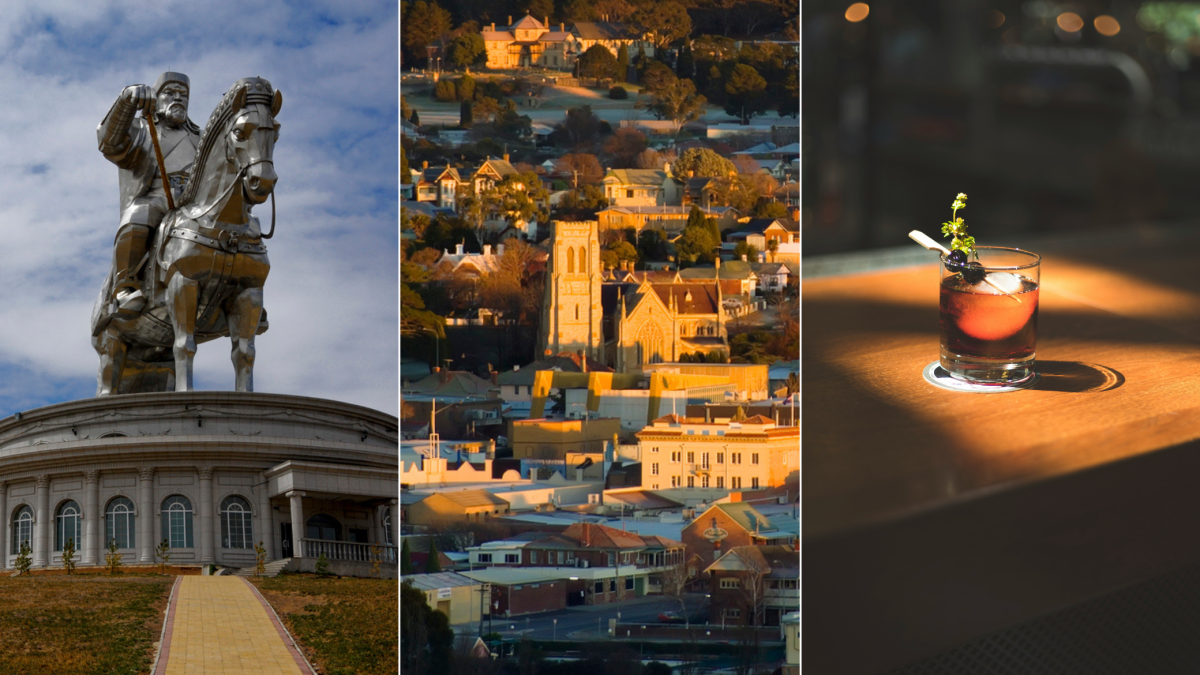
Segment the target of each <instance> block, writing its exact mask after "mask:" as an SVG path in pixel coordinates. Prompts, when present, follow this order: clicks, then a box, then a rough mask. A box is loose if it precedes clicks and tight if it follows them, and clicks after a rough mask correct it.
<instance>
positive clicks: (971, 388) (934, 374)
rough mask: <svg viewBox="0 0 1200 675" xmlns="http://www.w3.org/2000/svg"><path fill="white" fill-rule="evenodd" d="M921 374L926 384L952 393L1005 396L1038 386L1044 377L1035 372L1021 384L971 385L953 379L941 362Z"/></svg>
mask: <svg viewBox="0 0 1200 675" xmlns="http://www.w3.org/2000/svg"><path fill="white" fill-rule="evenodd" d="M921 374H922V375H924V376H925V381H926V382H928V383H929V384H932V385H933V386H935V387H941V388H942V389H949V390H950V391H963V392H967V393H968V394H1003V393H1006V392H1010V391H1020V390H1022V389H1029V388H1030V387H1032V386H1033V385H1035V384H1037V383H1038V380H1040V379H1042V376H1041V375H1039V374H1038V373H1036V372H1035V373H1034V374H1033V377H1031V378H1029V379H1028V380H1026V381H1024V382H1022V383H1020V384H1006V385H1001V384H971V383H969V382H964V381H962V380H960V379H958V378H955V377H951V376H950V373H947V372H946V371H945V369H944V368H942V364H941V361H934V362H933V363H931V364H929V365H927V366H925V370H924V371H922V372H921Z"/></svg>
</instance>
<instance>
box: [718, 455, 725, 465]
mask: <svg viewBox="0 0 1200 675" xmlns="http://www.w3.org/2000/svg"><path fill="white" fill-rule="evenodd" d="M724 463H725V453H723V452H718V453H717V464H724Z"/></svg>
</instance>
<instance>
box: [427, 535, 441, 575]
mask: <svg viewBox="0 0 1200 675" xmlns="http://www.w3.org/2000/svg"><path fill="white" fill-rule="evenodd" d="M441 571H442V561H441V560H439V559H438V550H437V542H435V541H434V540H433V537H430V538H429V557H428V558H426V559H425V573H426V574H436V573H438V572H441Z"/></svg>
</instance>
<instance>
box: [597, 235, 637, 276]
mask: <svg viewBox="0 0 1200 675" xmlns="http://www.w3.org/2000/svg"><path fill="white" fill-rule="evenodd" d="M600 260H601V262H603V263H604V264H605V266H607V267H608V268H609V269H616V268H618V267H620V266H621V262H622V261H625V260H628V261H629V262H631V263H633V264H635V265H636V264H637V262H638V252H637V249H636V248H634V247H633V244H630V243H629V242H627V241H624V240H620V241H616V242H613V243H612V244H611V245H609V246H606V247H605V248H604V251H602V252H601V253H600Z"/></svg>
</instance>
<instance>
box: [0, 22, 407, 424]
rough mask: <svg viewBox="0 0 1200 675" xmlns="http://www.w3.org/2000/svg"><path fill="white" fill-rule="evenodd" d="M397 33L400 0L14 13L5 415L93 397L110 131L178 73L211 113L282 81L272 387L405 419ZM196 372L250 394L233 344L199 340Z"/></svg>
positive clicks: (2, 366) (262, 214) (110, 222)
mask: <svg viewBox="0 0 1200 675" xmlns="http://www.w3.org/2000/svg"><path fill="white" fill-rule="evenodd" d="M397 34H398V30H397V17H396V7H395V4H394V3H389V2H368V1H363V2H356V3H352V4H350V3H348V4H346V5H343V4H342V3H335V2H327V3H323V4H319V3H313V4H311V5H310V6H307V7H305V8H302V9H298V8H296V7H294V6H293V5H291V4H288V3H284V2H278V1H277V2H265V3H243V2H240V1H234V0H218V1H215V2H203V3H196V2H175V1H170V0H167V1H160V2H155V3H142V2H133V1H132V0H130V1H116V0H110V1H108V2H89V1H86V0H77V1H71V2H68V1H66V0H50V1H47V0H39V1H38V2H13V1H11V0H10V1H9V2H6V3H4V4H3V5H2V6H0V91H4V92H5V93H6V96H5V103H4V105H3V106H0V138H3V139H4V142H5V143H4V147H5V152H4V153H3V155H0V232H2V233H3V237H4V251H5V255H4V264H3V265H0V288H2V289H4V290H3V292H2V293H0V375H2V376H3V377H4V382H3V384H0V415H7V414H9V413H11V412H13V411H15V410H22V409H27V408H29V407H32V406H35V405H43V404H45V403H50V402H55V401H59V400H68V399H72V398H79V397H82V396H90V395H92V392H93V391H94V388H95V379H94V377H95V371H96V364H97V359H96V355H95V352H93V351H92V349H91V346H90V342H89V331H88V328H87V324H88V318H89V315H90V311H91V305H92V302H93V301H94V299H95V296H96V294H97V292H98V290H99V286H100V283H101V281H102V279H103V276H104V274H105V273H106V272H107V270H108V266H109V260H110V256H111V246H112V240H113V236H114V235H115V233H116V226H117V219H118V215H119V214H118V202H117V169H116V167H114V166H113V165H111V164H109V163H108V162H107V161H106V160H105V159H104V157H103V156H101V155H100V153H99V152H98V151H97V150H96V125H97V124H98V123H99V122H100V120H101V119H102V118H103V117H104V114H105V113H106V112H107V111H108V109H109V107H110V106H111V105H112V102H113V100H114V99H115V98H116V96H117V94H118V93H119V92H120V90H121V89H122V88H123V87H124V86H126V85H129V84H136V83H146V84H152V83H153V82H154V80H155V78H156V77H157V76H158V74H159V73H160V72H161V71H163V70H166V69H167V68H171V69H173V70H177V71H180V72H184V73H187V74H188V75H189V76H190V77H191V80H192V96H191V109H190V114H191V117H192V119H193V120H194V121H196V122H197V123H198V124H200V125H201V126H203V125H204V123H205V122H206V121H207V119H208V115H209V113H210V112H211V110H212V108H213V107H214V106H215V105H216V104H217V102H218V101H219V100H220V97H221V96H222V95H223V94H224V93H225V91H226V90H227V89H228V88H229V86H230V85H232V84H233V82H234V81H236V80H238V79H239V78H242V77H247V76H252V75H258V76H262V77H265V78H267V79H269V80H271V82H272V83H273V84H274V85H275V86H276V87H277V88H278V89H279V90H280V91H282V92H283V96H284V105H283V110H282V112H281V113H280V116H279V121H280V123H281V124H282V125H283V129H282V133H281V136H280V140H279V143H278V145H277V146H276V151H275V161H276V171H277V173H278V174H279V177H280V179H279V184H278V187H277V189H276V201H277V208H278V214H277V221H278V225H277V232H276V236H275V238H273V239H271V240H270V241H269V242H268V247H269V255H270V258H271V263H272V269H271V274H270V277H269V279H268V281H267V285H266V288H265V303H266V307H267V309H268V312H269V315H270V323H271V329H270V330H269V331H268V332H267V333H266V334H264V335H262V336H260V337H259V338H258V340H257V348H258V349H257V352H258V360H257V365H256V368H255V384H256V388H257V389H258V390H260V391H271V392H278V393H288V394H299V395H306V396H317V397H324V398H333V399H338V400H344V401H349V402H352V403H358V404H361V405H367V406H370V407H373V408H377V409H380V410H383V411H386V412H390V413H393V414H394V413H395V412H396V409H397V393H396V392H397V386H396V384H397V363H396V354H397V336H396V326H397V320H396V318H397V317H396V307H397V288H396V276H397V255H396V251H397V239H396V236H397V234H396V213H397V208H398V207H397V202H396V183H397V178H396V176H397V169H398V166H397V165H398V160H397V154H396V146H397V129H396V118H397V111H396V105H397V100H398V93H397V65H396V53H397V47H396V41H397ZM255 214H256V215H257V216H258V217H259V218H260V219H262V220H263V221H264V224H265V221H268V220H269V219H270V205H269V203H268V204H266V205H263V206H260V207H257V208H256V209H255ZM196 382H197V386H198V387H199V388H203V389H232V387H233V368H232V365H231V364H230V361H229V342H228V341H227V340H218V341H214V342H210V343H206V344H205V345H202V346H201V347H200V354H199V355H198V357H197V361H196Z"/></svg>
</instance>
